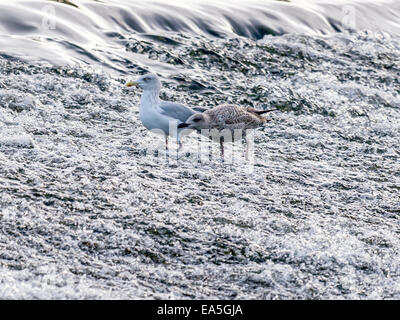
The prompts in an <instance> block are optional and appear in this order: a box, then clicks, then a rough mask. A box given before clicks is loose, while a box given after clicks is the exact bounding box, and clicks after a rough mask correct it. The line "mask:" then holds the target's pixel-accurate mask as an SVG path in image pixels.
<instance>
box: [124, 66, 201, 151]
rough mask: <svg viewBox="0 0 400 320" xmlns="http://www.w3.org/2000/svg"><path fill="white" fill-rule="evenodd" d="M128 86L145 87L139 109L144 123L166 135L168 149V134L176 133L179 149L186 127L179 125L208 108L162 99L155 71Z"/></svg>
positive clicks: (148, 127) (147, 126) (129, 83)
mask: <svg viewBox="0 0 400 320" xmlns="http://www.w3.org/2000/svg"><path fill="white" fill-rule="evenodd" d="M127 86H128V87H132V86H136V87H139V88H141V89H143V94H142V96H141V98H140V109H139V117H140V121H141V122H142V124H143V125H144V126H145V127H146V128H147V129H149V130H153V132H156V133H163V134H164V135H165V143H166V149H168V136H172V135H176V138H177V142H178V144H179V148H178V151H179V150H180V148H181V147H182V143H181V139H180V138H181V135H182V133H183V131H184V130H185V129H184V128H179V127H178V125H179V124H181V123H185V121H186V120H187V119H188V118H190V117H191V116H192V115H194V114H195V113H197V112H203V111H205V110H206V109H204V108H194V109H191V108H189V107H186V106H184V105H183V104H179V103H175V102H169V101H163V100H161V99H160V97H159V94H160V89H161V82H160V80H159V79H158V77H157V75H155V74H153V73H148V74H145V75H143V76H141V77H139V78H138V79H137V80H136V81H131V82H128V83H127ZM187 131H188V130H187Z"/></svg>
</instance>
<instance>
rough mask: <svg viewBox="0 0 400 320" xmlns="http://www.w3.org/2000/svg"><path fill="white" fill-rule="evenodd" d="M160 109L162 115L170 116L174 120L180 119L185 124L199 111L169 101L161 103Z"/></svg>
mask: <svg viewBox="0 0 400 320" xmlns="http://www.w3.org/2000/svg"><path fill="white" fill-rule="evenodd" d="M160 108H161V114H163V115H166V116H169V117H171V118H174V119H178V120H179V121H181V122H185V121H186V120H187V119H188V118H189V117H190V116H192V115H194V114H195V113H196V111H197V110H196V111H194V110H192V109H190V108H189V107H186V106H184V105H183V104H179V103H174V102H167V101H163V102H161V104H160ZM201 109H202V108H201ZM203 111H204V110H203ZM197 112H199V111H197ZM200 112H202V111H200Z"/></svg>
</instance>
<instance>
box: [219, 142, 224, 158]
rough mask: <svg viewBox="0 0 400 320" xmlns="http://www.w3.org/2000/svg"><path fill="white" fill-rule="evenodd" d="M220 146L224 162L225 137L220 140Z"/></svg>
mask: <svg viewBox="0 0 400 320" xmlns="http://www.w3.org/2000/svg"><path fill="white" fill-rule="evenodd" d="M219 146H220V149H221V160H222V162H224V138H223V137H222V138H221V139H220V140H219Z"/></svg>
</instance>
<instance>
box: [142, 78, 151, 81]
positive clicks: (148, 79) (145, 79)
mask: <svg viewBox="0 0 400 320" xmlns="http://www.w3.org/2000/svg"><path fill="white" fill-rule="evenodd" d="M143 80H144V81H150V80H151V79H150V78H144V79H143Z"/></svg>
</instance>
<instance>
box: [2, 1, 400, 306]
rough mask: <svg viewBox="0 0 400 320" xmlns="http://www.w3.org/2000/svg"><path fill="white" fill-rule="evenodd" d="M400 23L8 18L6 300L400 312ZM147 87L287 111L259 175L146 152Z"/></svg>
mask: <svg viewBox="0 0 400 320" xmlns="http://www.w3.org/2000/svg"><path fill="white" fill-rule="evenodd" d="M244 3H245V4H244ZM399 18H400V4H399V2H398V1H343V2H340V3H338V2H337V1H314V2H310V1H293V2H283V1H261V0H259V1H250V2H248V1H246V2H243V3H241V2H239V1H237V2H235V1H212V2H211V1H209V2H207V1H186V2H183V1H182V2H175V3H174V4H173V5H166V4H163V3H162V2H155V1H152V2H144V1H123V0H113V1H102V2H98V1H75V0H73V1H65V2H64V3H58V2H54V1H15V2H0V134H1V135H0V223H1V230H0V298H7V299H15V298H25V299H34V298H41V299H56V298H67V299H82V298H83V299H92V298H93V299H105V298H111V299H119V298H130V299H143V298H148V299H155V298H171V299H173V298H195V299H204V298H211V299H212V298H218V299H271V298H274V299H277V298H278V299H304V298H307V299H310V298H311V299H334V298H335V299H336V298H346V299H349V298H355V299H376V298H377V299H381V298H386V299H395V298H397V299H399V298H400V238H399V234H400V224H399V222H400V221H399V214H400V200H399V192H400V161H399V156H400V147H399V142H400V80H399V79H400V43H399V37H400V24H399V21H400V19H399ZM146 71H152V72H157V73H158V74H159V75H160V77H161V78H162V82H163V90H162V97H163V98H164V99H167V100H173V101H179V102H181V103H184V104H187V105H191V106H194V105H197V106H205V107H212V106H216V105H218V104H220V103H225V102H232V103H236V104H239V105H242V106H253V107H257V108H260V109H261V108H272V107H276V108H278V111H277V112H275V113H274V114H270V115H269V116H270V117H271V118H272V121H271V122H269V123H268V125H267V126H266V127H265V128H263V129H261V130H258V131H257V132H256V133H255V147H254V155H255V164H254V166H251V167H250V166H248V165H247V164H246V163H245V162H243V161H242V159H239V160H238V162H237V163H233V164H230V163H229V164H228V163H225V164H223V163H221V162H220V161H218V159H217V158H213V159H212V160H211V161H204V162H202V163H199V162H197V161H194V159H195V157H196V155H198V154H199V153H200V154H202V152H203V151H201V150H197V148H196V145H197V141H198V140H197V139H198V138H197V136H196V135H191V136H188V137H185V138H184V139H183V142H184V150H183V152H182V154H183V155H184V156H183V157H182V158H180V159H179V160H178V161H176V160H172V159H171V160H170V162H169V163H166V162H165V161H164V159H163V158H162V157H156V156H155V155H154V154H152V153H150V152H147V151H148V150H147V149H148V148H149V147H150V146H152V145H154V144H155V143H160V141H161V140H160V138H159V137H157V136H154V135H152V134H150V133H148V132H147V130H145V129H144V128H143V126H142V125H141V123H140V121H139V120H138V104H139V97H140V92H139V91H137V92H135V91H132V90H128V89H126V87H125V85H124V84H125V83H126V81H127V80H131V79H134V78H136V77H137V75H139V74H142V73H144V72H146ZM210 147H212V148H213V149H217V146H216V145H210ZM229 148H232V147H229V146H228V149H229ZM214 151H215V150H214ZM241 161H242V162H241Z"/></svg>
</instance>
